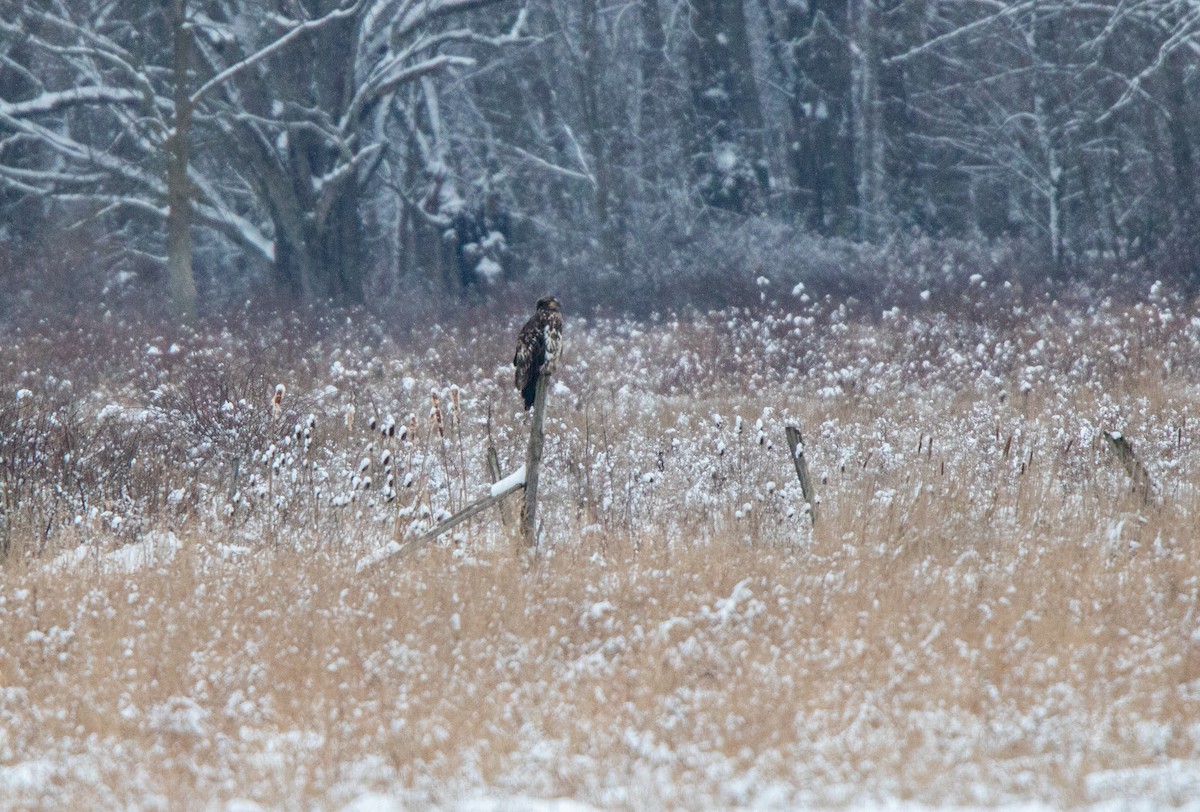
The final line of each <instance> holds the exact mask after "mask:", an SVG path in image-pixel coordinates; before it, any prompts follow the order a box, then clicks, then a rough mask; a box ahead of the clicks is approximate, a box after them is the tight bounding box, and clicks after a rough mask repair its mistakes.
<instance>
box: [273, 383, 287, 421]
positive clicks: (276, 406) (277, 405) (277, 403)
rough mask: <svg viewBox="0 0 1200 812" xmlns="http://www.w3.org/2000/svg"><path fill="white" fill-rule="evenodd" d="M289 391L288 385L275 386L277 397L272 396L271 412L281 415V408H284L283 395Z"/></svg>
mask: <svg viewBox="0 0 1200 812" xmlns="http://www.w3.org/2000/svg"><path fill="white" fill-rule="evenodd" d="M286 393H287V387H286V386H284V385H283V384H277V385H276V386H275V397H273V398H271V414H273V415H275V416H276V417H278V416H279V411H280V409H282V408H283V396H284V394H286Z"/></svg>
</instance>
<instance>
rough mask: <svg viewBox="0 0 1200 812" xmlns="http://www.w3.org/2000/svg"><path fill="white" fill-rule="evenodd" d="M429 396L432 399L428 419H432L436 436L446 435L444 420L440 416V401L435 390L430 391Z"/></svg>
mask: <svg viewBox="0 0 1200 812" xmlns="http://www.w3.org/2000/svg"><path fill="white" fill-rule="evenodd" d="M430 397H431V398H432V399H433V408H432V409H430V410H429V419H430V420H432V421H433V427H434V428H435V429H437V433H438V437H445V436H446V421H445V418H443V416H442V402H441V399H440V398H438V396H437V392H431V393H430Z"/></svg>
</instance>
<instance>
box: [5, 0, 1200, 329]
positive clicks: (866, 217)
mask: <svg viewBox="0 0 1200 812" xmlns="http://www.w3.org/2000/svg"><path fill="white" fill-rule="evenodd" d="M1198 54H1200V11H1197V9H1196V6H1195V4H1194V3H1193V2H1190V0H1144V2H1138V3H1128V2H1125V0H1100V1H1099V2H1087V3H1081V2H1075V0H1058V1H1057V2H1056V1H1055V0H1017V1H1016V2H1008V3H995V2H986V1H985V0H980V1H979V2H944V0H943V1H942V2H938V0H843V1H842V2H837V1H835V0H523V2H521V1H519V0H269V1H268V2H260V1H259V0H168V1H167V2H163V3H153V4H148V3H145V2H143V1H142V0H0V183H2V188H0V207H2V209H3V212H4V218H3V225H0V237H2V238H3V242H4V244H5V253H6V255H7V257H8V262H9V264H11V265H14V266H22V267H28V266H29V261H27V260H29V259H30V258H33V257H42V258H45V257H46V255H47V253H49V254H51V255H52V254H53V253H54V252H55V251H56V250H57V249H60V248H61V246H62V245H63V244H64V242H71V236H70V235H73V234H77V235H79V237H78V240H79V241H80V242H82V243H85V244H86V245H87V256H88V257H90V258H91V260H92V262H91V265H90V267H88V268H83V269H79V274H81V275H95V276H97V277H102V278H103V279H102V281H104V283H105V284H111V282H112V280H113V279H133V280H137V281H135V282H133V283H132V284H144V285H149V286H162V287H163V288H164V289H165V290H167V291H168V292H169V294H170V297H171V301H172V302H173V303H174V305H175V308H176V310H178V311H179V312H180V313H181V314H183V315H190V314H192V313H194V312H195V311H196V309H197V301H198V299H199V300H203V299H206V298H211V299H214V300H219V299H220V298H221V297H222V296H235V295H241V293H243V292H244V291H245V290H246V289H247V288H248V286H250V285H253V284H263V283H264V282H266V283H269V284H270V285H271V286H272V287H273V288H274V289H276V290H279V291H281V292H283V293H285V294H287V295H289V296H294V297H309V298H329V299H333V300H338V301H348V302H354V301H362V300H363V299H365V298H370V299H373V300H384V301H386V300H388V299H396V298H404V297H411V295H412V292H413V291H414V290H436V291H441V292H445V291H452V292H455V293H462V292H464V291H467V290H469V289H471V288H475V287H483V286H486V285H489V284H492V283H494V282H496V281H497V280H502V279H507V278H522V277H523V278H526V279H529V280H533V281H537V282H539V283H545V284H558V285H567V286H574V287H575V288H577V289H579V290H581V291H588V290H591V291H593V292H594V291H600V290H605V291H609V292H610V293H611V292H612V291H614V290H623V291H625V292H627V293H632V292H636V293H637V294H638V295H639V296H645V295H647V293H648V292H650V293H653V295H667V294H668V293H669V292H671V291H673V290H687V288H688V286H689V284H691V283H693V282H694V281H695V279H696V278H700V277H703V276H705V275H706V274H708V275H710V276H711V274H712V273H713V269H711V268H703V267H701V266H703V265H704V263H705V262H706V259H707V258H708V257H711V256H712V255H713V254H714V252H716V253H720V252H719V250H718V249H719V248H720V247H721V246H725V245H728V244H730V241H731V240H734V238H735V237H734V235H741V237H740V239H741V241H742V243H745V244H748V251H749V252H750V253H751V254H752V253H753V240H746V239H745V234H746V233H750V234H755V233H758V232H759V230H764V231H765V233H769V234H772V235H775V238H776V239H778V235H779V234H780V233H781V229H782V230H784V231H783V232H782V233H786V234H788V235H791V236H790V239H792V240H793V241H794V242H796V243H797V244H800V243H803V242H805V241H806V240H809V239H815V240H821V239H823V240H849V241H861V242H864V243H871V244H879V243H881V242H885V241H888V240H892V239H894V238H895V236H896V235H899V234H904V235H920V236H921V237H934V238H939V239H950V240H960V241H961V240H967V241H991V240H1005V241H1019V242H1021V243H1022V244H1024V245H1026V246H1028V248H1029V250H1030V251H1032V252H1033V253H1034V254H1036V255H1037V256H1038V257H1040V258H1041V260H1042V261H1043V262H1044V263H1045V267H1046V268H1047V269H1049V270H1050V271H1051V272H1056V273H1058V274H1060V275H1063V276H1066V275H1069V274H1070V273H1072V272H1074V270H1075V269H1078V268H1080V267H1085V266H1087V265H1088V264H1095V263H1100V262H1102V263H1105V264H1111V265H1114V266H1117V267H1120V266H1123V265H1130V266H1131V265H1133V264H1137V263H1142V264H1146V263H1151V264H1154V265H1155V266H1156V267H1158V268H1159V269H1161V274H1162V275H1164V276H1170V275H1174V276H1176V277H1178V278H1179V279H1181V280H1189V279H1192V280H1194V277H1195V276H1196V275H1197V271H1196V268H1197V263H1198V262H1200V247H1198V246H1200V241H1198V238H1197V232H1198V230H1200V229H1198V228H1197V225H1198V222H1197V217H1196V214H1197V188H1196V183H1197V179H1196V149H1197V146H1200V144H1198V141H1200V128H1198V127H1197V126H1196V125H1197V121H1196V119H1197V115H1198V114H1197V103H1196V102H1197V92H1198V89H1200V70H1198V68H1200V56H1198ZM794 258H795V259H796V261H798V262H802V260H803V252H797V253H796V254H795V257H794ZM764 261H765V260H764ZM788 261H790V260H788ZM754 262H755V258H754V257H753V256H748V257H746V258H745V262H744V263H743V264H744V265H746V266H747V267H749V266H751V265H753V264H754ZM719 270H720V269H719ZM726 270H728V269H725V270H721V272H726ZM729 272H732V271H729ZM753 273H754V272H753V270H752V269H751V271H750V274H751V276H753ZM197 291H199V293H198V292H197Z"/></svg>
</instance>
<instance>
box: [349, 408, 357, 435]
mask: <svg viewBox="0 0 1200 812" xmlns="http://www.w3.org/2000/svg"><path fill="white" fill-rule="evenodd" d="M356 411H358V410H357V409H355V408H354V404H353V403H351V404H350V405H349V406H348V407H347V408H346V431H353V430H354V413H355V412H356Z"/></svg>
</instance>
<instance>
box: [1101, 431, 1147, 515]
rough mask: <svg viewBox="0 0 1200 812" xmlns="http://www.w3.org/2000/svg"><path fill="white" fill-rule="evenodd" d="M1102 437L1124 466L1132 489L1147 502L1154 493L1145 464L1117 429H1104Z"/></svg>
mask: <svg viewBox="0 0 1200 812" xmlns="http://www.w3.org/2000/svg"><path fill="white" fill-rule="evenodd" d="M1104 439H1105V440H1108V448H1109V450H1110V451H1112V453H1113V455H1114V456H1115V457H1116V458H1117V459H1118V460H1119V461H1120V462H1121V465H1122V466H1124V468H1125V473H1127V474H1129V479H1130V481H1131V482H1132V483H1133V490H1134V491H1137V492H1140V493H1141V495H1142V501H1144V502H1149V501H1150V498H1151V496H1153V493H1154V482H1153V481H1152V480H1151V479H1150V472H1149V471H1147V470H1146V466H1144V465H1142V462H1141V460H1139V459H1138V458H1137V457H1136V456H1135V455H1134V453H1133V444H1132V443H1130V442H1129V441H1128V440H1126V439H1125V436H1124V435H1123V434H1121V432H1119V431H1105V432H1104Z"/></svg>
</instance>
